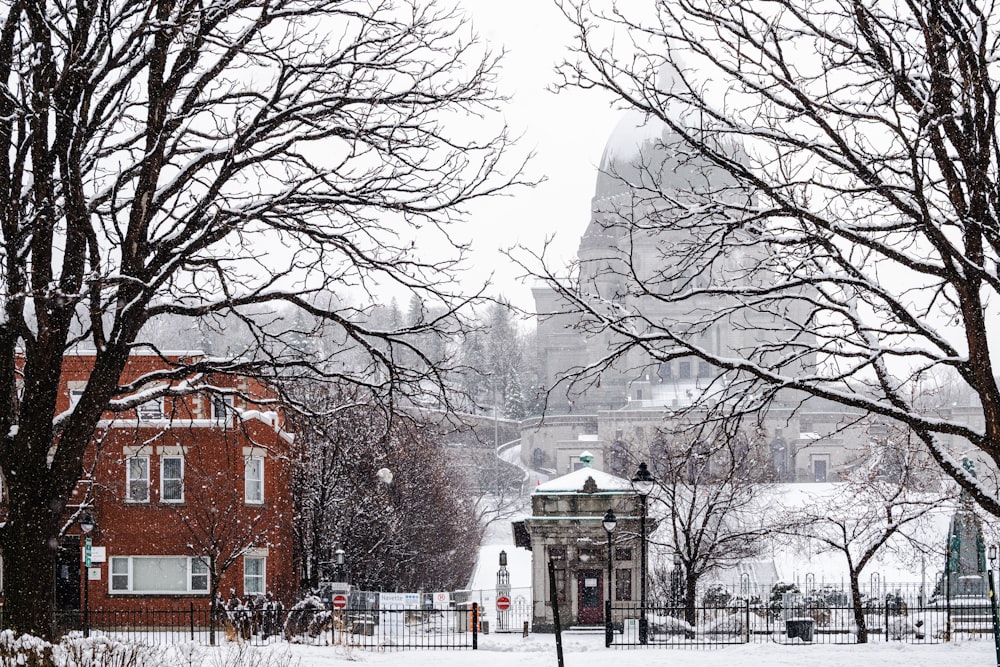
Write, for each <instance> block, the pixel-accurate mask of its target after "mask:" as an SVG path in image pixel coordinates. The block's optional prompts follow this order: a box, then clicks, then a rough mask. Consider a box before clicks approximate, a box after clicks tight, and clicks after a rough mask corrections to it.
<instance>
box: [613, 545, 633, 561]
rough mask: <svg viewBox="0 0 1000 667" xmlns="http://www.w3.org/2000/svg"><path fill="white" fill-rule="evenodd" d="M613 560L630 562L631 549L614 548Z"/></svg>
mask: <svg viewBox="0 0 1000 667" xmlns="http://www.w3.org/2000/svg"><path fill="white" fill-rule="evenodd" d="M615 560H632V547H615Z"/></svg>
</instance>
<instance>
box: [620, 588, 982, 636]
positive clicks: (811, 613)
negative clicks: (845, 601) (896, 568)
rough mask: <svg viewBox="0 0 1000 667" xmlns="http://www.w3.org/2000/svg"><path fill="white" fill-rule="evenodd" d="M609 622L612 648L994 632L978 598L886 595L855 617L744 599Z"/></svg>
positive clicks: (813, 604)
mask: <svg viewBox="0 0 1000 667" xmlns="http://www.w3.org/2000/svg"><path fill="white" fill-rule="evenodd" d="M786 602H788V600H787V598H786ZM643 618H645V622H646V627H647V628H648V630H647V633H646V642H645V643H643V642H642V641H641V640H642V635H641V633H640V626H641V624H642V621H643ZM611 619H612V628H613V632H612V634H611V636H610V637H611V643H612V645H614V646H619V647H640V646H646V647H657V646H660V647H670V646H674V647H687V648H711V647H715V646H724V645H727V644H742V643H754V642H773V643H779V644H802V643H827V644H855V643H858V642H859V641H868V642H892V641H898V642H907V643H925V644H933V643H938V642H943V641H949V640H954V639H977V638H984V637H989V638H992V637H993V633H994V628H993V618H992V612H991V608H990V605H989V603H988V602H987V601H986V600H982V599H978V598H977V599H974V600H970V599H952V600H950V601H941V602H940V603H935V604H925V605H922V606H917V605H907V604H902V605H900V604H899V601H898V600H896V599H895V598H892V597H890V598H888V599H887V600H886V601H884V602H882V603H866V604H865V605H863V607H862V610H861V618H860V619H859V618H858V617H857V612H856V611H855V609H854V607H853V606H842V605H836V604H828V603H820V602H817V601H816V600H812V601H803V600H801V599H800V600H799V601H798V602H793V603H792V604H788V605H786V606H784V607H778V606H766V605H754V604H751V603H750V602H749V601H747V600H734V601H731V602H730V603H729V604H727V605H725V606H698V607H694V608H691V609H688V608H686V607H683V606H647V607H646V613H645V615H643V614H642V613H641V610H640V607H639V605H638V603H634V604H633V603H615V604H613V605H611ZM859 621H860V622H859ZM859 627H861V628H864V632H861V631H859Z"/></svg>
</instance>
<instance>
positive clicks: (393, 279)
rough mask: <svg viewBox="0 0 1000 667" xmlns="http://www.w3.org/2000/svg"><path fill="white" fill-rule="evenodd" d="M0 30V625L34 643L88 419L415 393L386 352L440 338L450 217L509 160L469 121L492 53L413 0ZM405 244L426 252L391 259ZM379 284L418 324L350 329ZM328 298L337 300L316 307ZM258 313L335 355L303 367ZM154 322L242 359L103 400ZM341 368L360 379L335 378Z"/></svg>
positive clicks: (297, 348)
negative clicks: (423, 312)
mask: <svg viewBox="0 0 1000 667" xmlns="http://www.w3.org/2000/svg"><path fill="white" fill-rule="evenodd" d="M0 13H2V19H0V81H2V83H3V90H4V93H3V95H2V96H0V137H3V141H4V145H5V147H6V148H5V150H3V151H2V157H0V202H2V206H0V234H2V237H0V248H2V252H0V265H2V267H3V272H2V283H0V293H2V295H3V315H2V317H0V395H2V396H4V400H5V402H6V406H5V409H3V410H0V469H2V472H3V475H4V479H5V481H6V483H7V491H8V496H9V500H10V503H9V511H8V516H7V519H6V521H5V523H4V525H3V528H2V530H0V546H2V548H3V550H4V552H5V553H6V554H16V557H8V558H5V559H4V570H5V571H4V598H5V599H4V617H5V621H6V622H7V623H9V624H10V625H11V627H13V628H15V629H16V630H17V631H18V632H22V631H24V632H33V633H37V634H42V635H49V634H50V633H51V628H50V627H49V619H50V613H49V612H50V610H51V603H52V587H51V585H50V583H47V582H50V581H51V571H52V570H51V568H52V565H53V554H54V550H53V548H52V547H51V546H50V545H51V544H55V542H56V537H57V536H58V533H59V530H60V525H61V524H60V516H61V514H62V512H63V509H64V506H65V504H66V501H67V498H68V497H69V494H70V491H71V490H72V488H73V486H74V484H75V482H76V481H77V479H78V478H79V476H80V468H81V460H82V456H83V453H84V450H85V448H86V447H87V444H88V442H89V440H90V438H91V434H92V433H93V431H94V426H95V424H97V422H98V420H99V419H100V418H101V417H102V414H103V413H105V412H106V411H108V410H112V411H116V410H120V409H127V408H129V407H134V405H135V404H137V403H138V402H140V401H143V400H148V399H149V398H151V396H150V395H149V393H145V394H142V392H141V390H142V389H143V388H148V387H149V386H151V383H155V382H157V381H158V380H161V379H165V378H168V377H169V378H171V379H175V380H176V379H179V378H189V379H190V382H189V383H188V384H187V385H186V386H187V387H189V388H192V389H194V388H196V386H197V384H198V382H197V380H198V378H200V377H204V375H203V373H205V372H213V371H221V372H241V373H247V374H255V373H260V374H270V373H274V372H275V370H274V369H279V371H278V372H280V373H281V374H283V375H285V376H288V375H295V374H296V373H304V372H308V371H317V372H320V374H323V373H325V374H329V375H339V376H342V377H343V378H344V379H345V380H347V381H354V382H359V383H362V384H364V385H366V386H368V387H370V388H371V389H372V391H373V392H375V393H376V394H377V395H379V396H380V397H382V396H390V395H391V396H395V397H399V396H400V395H407V394H409V395H415V394H424V393H426V392H429V391H432V390H433V387H435V386H440V385H441V384H442V383H441V381H440V380H441V376H442V373H444V372H445V371H446V370H447V369H446V368H444V367H443V366H442V365H441V364H438V365H433V364H418V365H416V366H414V367H412V368H407V367H405V366H403V365H401V364H398V363H397V359H398V358H399V353H400V351H401V349H402V348H405V347H407V337H408V336H411V335H413V334H418V333H421V332H422V331H425V330H427V331H429V330H433V329H439V330H448V329H453V328H454V326H455V325H454V323H453V321H454V320H453V315H454V314H455V313H456V310H457V309H458V308H459V307H460V306H461V305H462V304H463V303H464V301H465V300H466V297H460V296H457V294H456V293H457V291H458V288H457V287H456V283H455V281H454V278H455V270H456V269H458V268H459V267H460V266H461V262H462V259H463V254H464V250H465V245H464V244H463V242H462V241H461V235H459V234H456V233H455V232H456V231H457V230H455V229H454V224H455V223H457V222H459V221H460V220H461V216H462V212H463V208H462V207H463V205H464V204H465V203H467V202H469V201H470V200H473V199H475V198H478V197H482V196H486V195H490V194H493V193H496V192H498V191H502V190H505V189H507V188H508V187H510V186H511V185H513V184H515V183H517V182H519V181H521V176H520V172H521V164H520V163H514V164H509V165H508V164H507V160H506V159H505V155H507V154H508V151H507V149H508V148H509V146H510V142H509V138H508V136H507V134H506V131H505V129H503V128H499V127H493V128H490V127H486V125H487V123H486V122H485V120H484V119H485V118H486V116H487V115H488V114H489V113H490V112H491V110H492V108H493V105H494V104H495V103H497V102H499V98H497V97H496V95H495V94H494V93H493V91H492V89H491V82H492V80H493V76H494V72H495V66H496V64H497V56H496V55H495V54H492V53H490V52H489V51H488V50H486V49H484V48H483V47H482V46H481V45H480V44H479V43H478V42H477V40H476V39H475V37H474V35H472V34H471V31H470V30H469V29H468V26H466V25H465V24H464V23H463V19H462V18H461V15H460V14H458V13H457V12H455V11H454V10H449V9H447V8H443V7H441V6H439V5H438V4H436V3H435V2H433V0H430V1H427V2H417V1H416V0H404V1H403V2H378V1H377V2H374V3H368V2H353V1H350V0H348V1H347V2H345V1H344V0H319V1H317V0H240V1H238V2H228V1H223V0H211V1H207V2H206V1H203V0H198V1H193V0H154V1H152V2H134V1H131V0H112V1H110V2H106V1H98V0H81V2H77V3H75V4H73V5H64V4H59V3H53V2H46V1H41V2H4V3H3V12H0ZM470 118H471V119H477V118H478V119H480V120H484V122H483V123H482V124H480V125H478V126H476V127H473V126H471V125H469V124H468V122H469V119H470ZM459 119H460V120H461V122H457V121H458V120H459ZM418 232H419V234H420V245H421V246H422V247H425V248H426V247H433V246H435V245H437V244H438V241H440V242H442V243H444V245H445V247H447V248H448V251H447V252H445V253H443V254H442V255H440V256H437V257H427V256H424V257H419V256H417V254H416V251H415V248H416V235H417V234H418ZM435 237H436V238H435ZM383 287H385V288H389V287H398V288H400V289H402V290H405V291H408V292H413V293H417V294H418V295H420V296H421V297H422V298H423V299H425V300H426V301H428V302H434V303H435V304H438V305H440V306H441V307H442V308H443V310H442V314H440V315H437V316H435V317H434V318H433V319H429V320H425V321H423V322H421V323H418V324H417V325H414V326H410V327H406V326H402V327H400V328H398V329H379V328H377V327H374V326H371V325H369V324H368V321H369V320H368V318H367V317H366V314H367V310H368V309H369V308H370V307H371V304H372V303H375V302H377V301H378V299H377V297H376V295H374V294H373V293H372V292H371V291H370V290H373V289H376V288H383ZM349 290H354V291H355V292H356V293H357V292H359V293H360V294H358V295H357V296H356V297H355V300H354V301H353V303H356V304H361V305H355V306H349V305H345V303H348V302H347V301H346V299H344V300H341V299H336V298H334V297H333V296H332V295H333V294H336V293H338V292H344V291H349ZM466 291H467V292H469V291H471V292H474V291H475V290H466ZM276 304H288V305H290V306H292V307H294V308H295V309H298V310H301V311H304V312H305V313H307V314H308V315H309V316H310V317H311V318H313V320H314V321H315V322H316V323H317V326H319V325H322V326H323V327H325V328H327V329H328V330H329V334H328V335H330V336H331V337H333V338H334V339H335V340H337V341H338V342H339V346H338V347H337V351H336V353H335V354H334V355H333V358H332V359H323V360H322V361H323V362H324V365H323V367H322V368H320V366H319V364H318V362H319V361H321V360H320V359H317V358H316V357H310V356H309V354H308V353H309V349H308V348H306V349H303V346H302V345H300V343H301V342H302V341H305V340H308V336H291V337H290V336H288V335H287V334H288V328H289V327H288V326H287V325H285V324H284V323H283V322H282V321H280V320H279V318H278V317H277V312H278V311H277V310H276ZM168 315H173V316H180V317H183V318H184V319H185V320H186V322H187V324H188V325H189V326H191V327H193V328H197V327H196V323H197V322H198V321H199V320H200V321H207V322H212V321H216V318H221V317H223V316H228V317H230V318H232V320H233V321H237V322H240V323H241V325H242V327H244V329H245V340H246V341H247V345H246V347H245V348H244V349H239V350H232V351H230V352H229V353H228V354H225V355H220V356H211V357H202V358H197V359H196V360H195V361H193V362H192V363H191V364H183V365H178V366H176V367H175V368H172V369H171V370H170V371H167V372H163V373H161V374H158V376H156V377H151V376H150V377H143V378H141V380H139V381H137V382H135V383H131V384H123V383H121V382H120V379H119V378H120V376H121V372H122V368H123V367H124V365H125V362H126V359H127V358H128V356H129V354H130V352H131V351H132V350H134V349H136V348H137V347H143V346H144V345H146V346H147V347H148V345H147V342H148V336H150V335H151V334H150V332H152V331H154V330H155V329H156V328H157V327H158V326H159V324H160V318H161V317H165V316H168ZM302 333H306V334H308V333H311V332H310V331H306V332H302ZM78 346H89V347H91V348H93V349H94V350H95V354H96V360H95V364H94V368H93V371H92V373H91V375H90V378H89V382H88V383H87V385H86V389H85V390H84V392H83V394H82V396H81V397H80V400H79V402H78V403H77V404H76V406H75V408H73V409H66V410H65V411H63V412H62V413H60V414H58V415H57V412H58V411H59V410H61V409H63V408H60V407H59V406H61V405H66V403H65V402H61V397H60V396H59V395H58V394H59V386H60V385H59V376H60V368H61V365H62V363H63V357H64V355H65V354H66V353H67V351H70V350H73V349H74V348H75V347H78ZM348 355H351V356H353V357H361V358H363V359H364V360H365V361H364V363H363V364H361V365H358V364H356V363H351V364H344V365H340V364H337V363H336V362H337V361H338V359H339V358H341V357H343V356H348ZM418 356H419V355H418ZM357 369H360V371H358V370H357ZM153 386H155V385H153ZM175 386H178V385H177V384H176V383H175ZM22 407H23V408H24V409H22ZM53 416H55V419H53Z"/></svg>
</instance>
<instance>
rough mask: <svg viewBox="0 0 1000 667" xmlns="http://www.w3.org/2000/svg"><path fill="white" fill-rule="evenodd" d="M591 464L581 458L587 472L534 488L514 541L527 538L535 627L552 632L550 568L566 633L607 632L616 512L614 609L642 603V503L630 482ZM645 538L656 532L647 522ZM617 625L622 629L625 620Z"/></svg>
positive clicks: (587, 456) (588, 458)
mask: <svg viewBox="0 0 1000 667" xmlns="http://www.w3.org/2000/svg"><path fill="white" fill-rule="evenodd" d="M591 459H592V456H591V455H590V454H589V453H588V452H584V453H582V454H579V456H578V460H581V461H582V463H583V466H582V467H581V468H579V469H577V470H575V471H573V472H571V473H569V474H567V475H563V476H561V477H557V478H555V479H552V480H549V481H548V482H546V483H544V484H541V485H540V486H538V487H536V488H535V491H534V492H533V493H532V496H531V517H530V518H528V519H526V520H525V521H524V522H523V524H522V525H521V526H518V525H515V534H519V533H520V534H522V535H523V534H524V533H525V532H526V533H527V539H528V544H527V545H525V546H528V547H529V548H530V549H531V552H532V573H531V575H532V576H531V581H532V609H533V612H532V616H533V619H532V627H533V628H534V629H535V630H536V631H543V632H544V631H547V630H551V629H552V628H553V615H552V605H551V602H550V588H549V586H550V583H549V573H548V563H549V561H550V560H551V561H552V562H553V565H554V572H555V584H556V595H557V598H558V601H559V618H560V625H561V626H562V627H564V628H566V627H571V626H587V625H601V624H603V623H604V608H605V605H604V602H605V600H606V599H607V597H608V556H609V553H608V552H609V548H608V547H609V544H608V533H607V531H606V530H605V529H604V526H603V523H602V521H603V519H604V516H605V513H606V512H607V511H608V509H611V510H613V511H614V513H615V515H616V517H617V526H616V528H615V530H614V532H613V533H612V534H611V549H610V551H611V554H610V555H611V570H612V572H613V573H614V574H613V575H612V578H613V579H614V581H613V582H611V583H612V586H611V591H612V592H611V595H612V598H613V600H614V602H615V603H620V602H630V601H633V600H634V601H636V603H638V601H639V598H640V583H641V579H640V576H641V575H640V573H641V569H642V568H641V548H640V541H639V536H640V527H641V524H640V522H641V516H642V514H641V504H640V503H641V498H640V497H639V496H638V495H637V494H636V493H635V491H633V489H632V485H631V482H629V480H627V479H624V478H621V477H616V476H614V475H611V474H608V473H606V472H604V471H601V470H598V469H596V468H593V467H591V465H590V463H591ZM646 528H647V534H649V533H651V532H652V531H653V530H655V528H656V524H655V521H654V520H653V519H649V518H647V520H646ZM614 613H615V614H616V616H615V617H614V618H613V619H612V620H613V622H614V623H615V624H621V623H622V620H623V619H622V618H619V617H618V616H619V615H620V614H621V612H617V611H616V612H614Z"/></svg>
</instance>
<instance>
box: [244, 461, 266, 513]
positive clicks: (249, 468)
mask: <svg viewBox="0 0 1000 667" xmlns="http://www.w3.org/2000/svg"><path fill="white" fill-rule="evenodd" d="M243 483H244V486H245V487H246V502H247V503H250V504H260V503H263V502H264V458H263V457H261V456H248V457H247V458H246V464H245V466H244V474H243Z"/></svg>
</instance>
